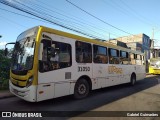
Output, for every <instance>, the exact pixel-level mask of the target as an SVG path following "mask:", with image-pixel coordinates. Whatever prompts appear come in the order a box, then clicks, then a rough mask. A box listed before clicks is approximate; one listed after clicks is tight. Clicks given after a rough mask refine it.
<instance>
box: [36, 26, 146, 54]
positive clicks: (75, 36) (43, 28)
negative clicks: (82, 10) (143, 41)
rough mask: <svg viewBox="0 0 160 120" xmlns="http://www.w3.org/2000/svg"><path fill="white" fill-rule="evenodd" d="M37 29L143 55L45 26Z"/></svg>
mask: <svg viewBox="0 0 160 120" xmlns="http://www.w3.org/2000/svg"><path fill="white" fill-rule="evenodd" d="M37 27H39V29H41V30H42V32H48V33H53V34H56V35H60V36H64V37H68V38H73V39H76V40H79V41H84V42H88V43H93V44H96V45H101V46H106V47H109V48H115V49H119V50H122V51H127V52H131V53H135V54H141V55H144V53H142V52H139V51H134V50H131V49H127V48H124V47H121V46H116V45H113V44H110V43H106V42H104V41H99V40H96V39H90V38H86V37H82V36H79V35H75V34H71V33H67V32H63V31H60V30H55V29H53V28H48V27H45V26H37Z"/></svg>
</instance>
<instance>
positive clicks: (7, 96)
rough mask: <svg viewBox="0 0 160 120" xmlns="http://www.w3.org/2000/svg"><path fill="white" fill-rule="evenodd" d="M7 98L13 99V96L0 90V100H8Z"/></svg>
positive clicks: (6, 91) (7, 91)
mask: <svg viewBox="0 0 160 120" xmlns="http://www.w3.org/2000/svg"><path fill="white" fill-rule="evenodd" d="M9 97H14V95H13V94H12V93H10V92H9V90H1V91H0V99H3V98H9Z"/></svg>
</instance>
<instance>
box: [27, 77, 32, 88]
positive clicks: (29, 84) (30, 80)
mask: <svg viewBox="0 0 160 120" xmlns="http://www.w3.org/2000/svg"><path fill="white" fill-rule="evenodd" d="M32 82H33V76H31V77H29V79H28V81H27V84H26V87H29V86H31V85H32Z"/></svg>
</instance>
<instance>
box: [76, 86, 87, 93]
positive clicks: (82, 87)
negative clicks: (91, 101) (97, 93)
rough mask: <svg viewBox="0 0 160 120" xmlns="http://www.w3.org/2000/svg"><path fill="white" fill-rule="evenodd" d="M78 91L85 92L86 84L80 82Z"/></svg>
mask: <svg viewBox="0 0 160 120" xmlns="http://www.w3.org/2000/svg"><path fill="white" fill-rule="evenodd" d="M78 92H79V94H85V92H86V86H85V85H84V84H81V85H80V86H79V87H78Z"/></svg>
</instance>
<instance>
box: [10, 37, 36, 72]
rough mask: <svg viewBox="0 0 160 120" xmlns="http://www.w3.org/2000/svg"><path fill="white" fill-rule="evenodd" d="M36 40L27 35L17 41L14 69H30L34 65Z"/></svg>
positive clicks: (14, 52) (14, 53)
mask: <svg viewBox="0 0 160 120" xmlns="http://www.w3.org/2000/svg"><path fill="white" fill-rule="evenodd" d="M34 48H35V40H34V38H33V37H27V38H24V39H22V40H20V41H17V42H16V45H15V48H14V51H13V57H12V58H13V63H12V66H11V69H12V70H30V69H32V66H33V58H34Z"/></svg>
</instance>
